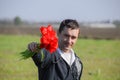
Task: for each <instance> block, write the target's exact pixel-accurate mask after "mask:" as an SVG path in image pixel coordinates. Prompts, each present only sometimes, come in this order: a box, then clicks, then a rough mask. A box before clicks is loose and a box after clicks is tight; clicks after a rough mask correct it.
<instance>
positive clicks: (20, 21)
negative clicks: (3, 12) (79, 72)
mask: <svg viewBox="0 0 120 80" xmlns="http://www.w3.org/2000/svg"><path fill="white" fill-rule="evenodd" d="M21 23H22V20H21V18H20V17H19V16H16V17H15V18H14V24H15V25H20V24H21Z"/></svg>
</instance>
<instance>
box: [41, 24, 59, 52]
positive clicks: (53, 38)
mask: <svg viewBox="0 0 120 80" xmlns="http://www.w3.org/2000/svg"><path fill="white" fill-rule="evenodd" d="M40 32H41V34H42V37H41V38H40V43H41V44H40V48H45V49H47V50H48V51H49V52H50V53H51V54H52V53H53V52H54V51H55V50H56V49H57V48H58V38H57V34H56V32H55V31H54V30H53V28H52V26H51V25H48V26H47V27H45V26H41V27H40Z"/></svg>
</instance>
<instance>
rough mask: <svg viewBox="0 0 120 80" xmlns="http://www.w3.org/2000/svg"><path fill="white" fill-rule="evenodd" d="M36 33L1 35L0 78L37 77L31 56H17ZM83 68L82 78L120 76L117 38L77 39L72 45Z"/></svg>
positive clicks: (108, 79) (101, 79) (107, 79)
mask: <svg viewBox="0 0 120 80" xmlns="http://www.w3.org/2000/svg"><path fill="white" fill-rule="evenodd" d="M32 41H35V42H39V37H38V36H29V35H0V80H38V72H37V67H36V66H35V65H34V63H33V61H32V60H31V59H28V60H20V55H19V53H20V52H21V51H23V50H25V49H26V48H27V44H28V43H30V42H32ZM74 50H75V52H76V53H77V55H78V56H79V57H80V58H81V60H82V62H83V65H84V70H83V75H82V80H120V62H119V61H120V41H119V40H92V39H79V40H78V41H77V43H76V45H75V47H74Z"/></svg>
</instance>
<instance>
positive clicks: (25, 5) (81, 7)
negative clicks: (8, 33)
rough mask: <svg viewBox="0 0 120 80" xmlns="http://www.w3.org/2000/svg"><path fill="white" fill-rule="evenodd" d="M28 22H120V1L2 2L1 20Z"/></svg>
mask: <svg viewBox="0 0 120 80" xmlns="http://www.w3.org/2000/svg"><path fill="white" fill-rule="evenodd" d="M15 16H20V17H21V19H22V20H27V21H38V22H40V21H61V20H63V19H66V18H72V19H76V20H78V21H101V20H116V19H118V20H120V0H0V19H13V18H14V17H15Z"/></svg>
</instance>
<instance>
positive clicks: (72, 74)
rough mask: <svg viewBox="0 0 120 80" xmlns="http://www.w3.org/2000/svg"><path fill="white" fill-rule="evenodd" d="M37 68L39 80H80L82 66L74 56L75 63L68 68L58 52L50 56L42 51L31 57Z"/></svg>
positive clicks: (45, 51)
mask: <svg viewBox="0 0 120 80" xmlns="http://www.w3.org/2000/svg"><path fill="white" fill-rule="evenodd" d="M32 59H33V61H34V62H35V64H36V66H37V67H38V72H39V80H80V77H81V74H82V70H83V65H82V62H81V61H80V59H79V58H78V57H77V56H76V55H75V61H74V62H73V64H72V65H71V66H69V65H68V64H67V63H66V61H65V60H64V59H63V58H62V57H61V55H60V54H59V53H58V51H56V52H54V53H53V54H50V53H49V52H48V51H47V50H45V49H43V50H42V52H41V51H40V52H38V53H36V54H35V55H34V56H33V57H32Z"/></svg>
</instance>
